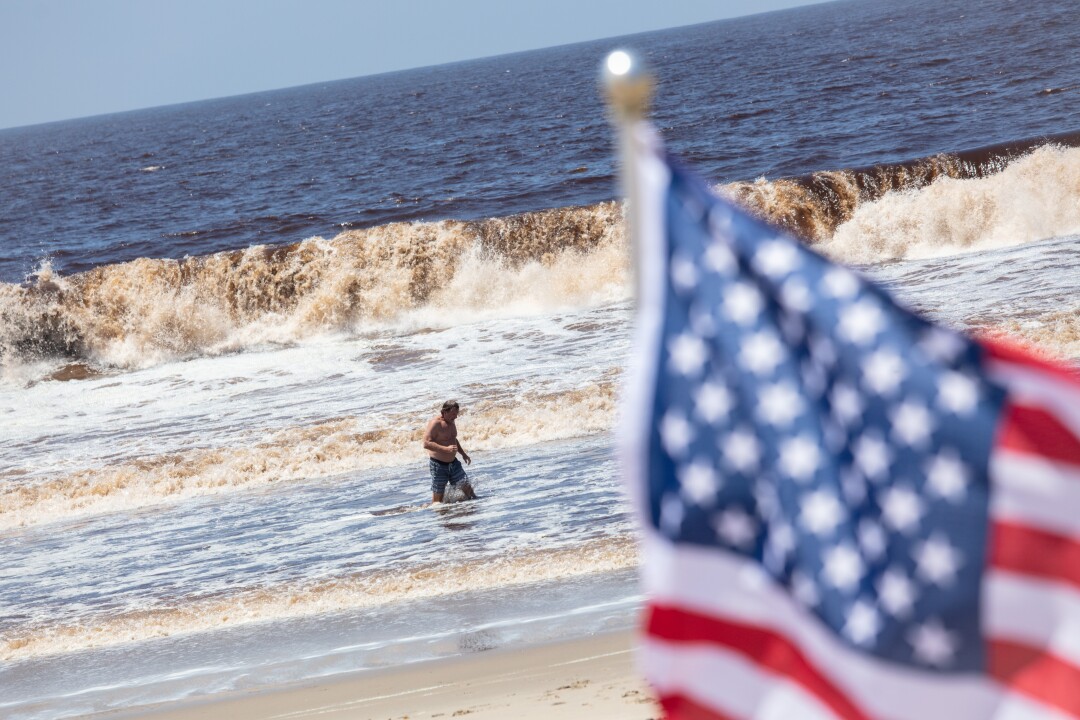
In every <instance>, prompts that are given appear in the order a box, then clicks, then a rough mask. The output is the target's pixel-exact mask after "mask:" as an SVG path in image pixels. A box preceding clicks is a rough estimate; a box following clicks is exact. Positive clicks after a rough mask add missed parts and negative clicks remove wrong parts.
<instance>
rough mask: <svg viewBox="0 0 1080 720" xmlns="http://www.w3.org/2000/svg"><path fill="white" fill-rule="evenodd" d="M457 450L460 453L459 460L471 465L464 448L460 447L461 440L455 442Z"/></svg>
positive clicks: (470, 459)
mask: <svg viewBox="0 0 1080 720" xmlns="http://www.w3.org/2000/svg"><path fill="white" fill-rule="evenodd" d="M456 442H457V450H458V452H459V453H461V458H462V459H463V460H464V461H465V464H466V465H472V458H471V457H469V453H467V452H465V448H463V447H461V440H456Z"/></svg>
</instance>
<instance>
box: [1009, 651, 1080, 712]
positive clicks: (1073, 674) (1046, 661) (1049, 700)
mask: <svg viewBox="0 0 1080 720" xmlns="http://www.w3.org/2000/svg"><path fill="white" fill-rule="evenodd" d="M988 651H989V659H990V663H989V665H990V667H989V671H990V675H991V677H993V678H994V679H995V680H997V681H999V682H1000V683H1001V684H1003V685H1006V686H1008V687H1009V688H1010V689H1012V690H1015V691H1016V692H1019V693H1023V694H1025V695H1028V696H1029V697H1033V698H1035V699H1036V700H1039V701H1040V702H1043V703H1046V704H1047V705H1053V706H1054V707H1057V708H1061V709H1062V710H1064V711H1065V712H1067V713H1070V714H1071V715H1073V716H1075V717H1080V668H1077V667H1075V666H1074V665H1070V664H1069V663H1067V662H1065V661H1064V660H1062V659H1061V658H1058V657H1055V656H1054V655H1050V654H1048V653H1045V652H1043V651H1042V650H1039V649H1036V648H1032V647H1030V646H1028V645H1021V644H1020V643H1014V642H1010V641H1007V640H990V642H989V647H988Z"/></svg>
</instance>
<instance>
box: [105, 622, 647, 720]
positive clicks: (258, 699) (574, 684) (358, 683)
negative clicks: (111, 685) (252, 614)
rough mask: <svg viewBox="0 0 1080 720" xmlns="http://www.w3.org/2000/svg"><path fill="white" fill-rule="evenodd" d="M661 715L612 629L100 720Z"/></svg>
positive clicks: (627, 647) (621, 719) (624, 719)
mask: <svg viewBox="0 0 1080 720" xmlns="http://www.w3.org/2000/svg"><path fill="white" fill-rule="evenodd" d="M660 716H661V713H660V709H659V707H658V706H657V705H656V703H655V702H654V701H653V699H652V695H651V693H650V691H649V688H648V686H647V685H646V684H645V682H644V681H643V680H642V679H641V678H640V677H639V676H638V675H637V674H636V673H635V671H634V665H633V635H632V634H631V633H613V634H605V635H597V636H594V637H591V638H585V639H579V640H574V641H570V642H564V643H557V644H551V645H541V646H532V647H527V648H510V649H501V650H491V651H487V652H483V653H478V654H475V655H467V656H464V657H458V658H450V659H444V660H436V661H431V662H422V663H415V664H411V665H405V666H401V667H396V668H387V669H382V670H376V671H368V672H361V673H355V674H350V675H346V676H338V677H335V678H331V679H328V680H325V681H321V682H310V683H305V684H299V685H292V686H286V687H275V688H268V689H263V690H259V691H253V692H244V693H233V694H228V695H222V696H213V697H210V698H203V699H200V700H197V701H184V702H181V703H177V704H165V705H160V706H155V707H151V708H141V709H137V710H132V711H124V712H122V713H111V714H108V715H103V716H96V717H108V718H110V720H119V719H127V718H143V719H146V720H196V718H198V719H202V718H208V717H211V718H234V719H235V720H259V719H263V718H265V719H266V720H270V718H275V719H278V720H301V719H303V718H319V719H320V720H343V719H344V718H349V719H350V720H363V719H370V720H384V719H385V720H405V719H406V718H407V719H408V720H416V719H417V718H455V717H467V718H469V720H495V719H497V718H498V719H505V718H513V719H514V720H541V718H543V719H545V720H547V719H548V718H555V719H558V718H586V717H587V718H590V720H604V719H610V720H650V719H652V718H659V717H660Z"/></svg>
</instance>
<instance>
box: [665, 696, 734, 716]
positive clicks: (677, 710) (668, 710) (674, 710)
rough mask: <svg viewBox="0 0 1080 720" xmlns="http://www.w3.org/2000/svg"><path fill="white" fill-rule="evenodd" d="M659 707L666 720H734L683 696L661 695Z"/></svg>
mask: <svg viewBox="0 0 1080 720" xmlns="http://www.w3.org/2000/svg"><path fill="white" fill-rule="evenodd" d="M660 705H661V706H662V707H663V708H664V715H665V716H666V717H667V718H668V720H734V719H733V718H730V717H729V716H728V715H721V714H720V713H718V712H717V711H715V710H713V709H712V708H707V707H705V706H704V705H699V704H698V703H696V702H694V701H693V700H691V699H690V698H688V697H685V696H683V695H661V696H660Z"/></svg>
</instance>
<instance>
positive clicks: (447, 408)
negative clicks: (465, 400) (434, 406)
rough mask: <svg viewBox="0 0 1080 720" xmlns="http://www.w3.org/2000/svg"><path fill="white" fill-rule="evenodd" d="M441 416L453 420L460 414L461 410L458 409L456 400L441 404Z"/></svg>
mask: <svg viewBox="0 0 1080 720" xmlns="http://www.w3.org/2000/svg"><path fill="white" fill-rule="evenodd" d="M440 412H441V414H442V416H443V417H444V418H446V419H447V420H453V419H454V418H456V417H457V416H458V413H459V412H461V408H460V407H458V402H457V400H447V401H446V402H444V403H443V404H442V410H441V411H440Z"/></svg>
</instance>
